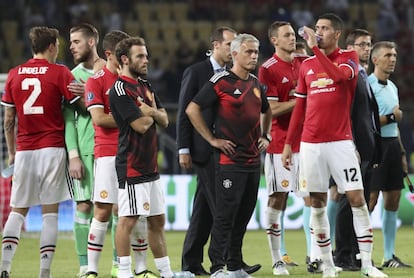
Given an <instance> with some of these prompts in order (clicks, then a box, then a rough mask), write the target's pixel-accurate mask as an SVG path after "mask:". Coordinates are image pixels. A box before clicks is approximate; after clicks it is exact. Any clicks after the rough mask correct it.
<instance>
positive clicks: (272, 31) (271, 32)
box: [267, 21, 291, 40]
mask: <svg viewBox="0 0 414 278" xmlns="http://www.w3.org/2000/svg"><path fill="white" fill-rule="evenodd" d="M285 25H291V24H290V23H289V22H287V21H274V22H273V23H272V24H270V26H269V28H268V29H267V36H268V37H269V40H271V39H272V37H275V36H277V31H278V30H279V28H280V27H282V26H285Z"/></svg>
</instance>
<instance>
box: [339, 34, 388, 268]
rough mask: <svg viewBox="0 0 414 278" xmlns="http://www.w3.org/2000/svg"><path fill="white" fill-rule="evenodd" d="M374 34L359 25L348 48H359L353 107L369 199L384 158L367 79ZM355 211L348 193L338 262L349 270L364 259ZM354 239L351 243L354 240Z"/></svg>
mask: <svg viewBox="0 0 414 278" xmlns="http://www.w3.org/2000/svg"><path fill="white" fill-rule="evenodd" d="M371 39H372V36H371V34H370V33H369V32H368V31H367V30H363V29H356V30H354V31H352V32H351V33H349V35H348V36H347V38H346V46H347V49H352V50H355V51H356V52H357V54H358V56H359V63H360V64H359V72H358V81H357V86H356V89H355V95H354V100H353V104H352V108H351V122H352V134H353V138H354V143H355V146H356V149H357V151H358V153H359V157H360V165H361V174H362V178H363V184H364V196H365V200H366V202H367V203H369V194H370V184H371V175H372V173H371V172H372V169H373V167H376V166H378V163H379V162H380V156H381V155H380V145H381V144H380V139H381V135H380V132H381V131H380V123H379V116H378V105H377V102H376V100H375V97H374V95H373V92H372V90H371V88H370V86H369V84H368V81H367V73H366V69H367V68H368V62H369V56H370V53H371V48H372V44H371ZM352 226H353V224H352V211H351V207H350V205H349V202H348V199H347V198H346V196H345V195H343V196H342V197H341V200H340V201H339V207H338V214H337V221H336V230H335V238H336V242H335V245H336V253H335V265H337V266H340V267H342V268H343V269H344V270H348V271H359V270H360V268H361V261H360V260H357V258H356V256H357V254H358V253H359V248H358V244H357V240H356V236H355V232H354V229H351V228H350V227H352ZM350 243H351V244H350Z"/></svg>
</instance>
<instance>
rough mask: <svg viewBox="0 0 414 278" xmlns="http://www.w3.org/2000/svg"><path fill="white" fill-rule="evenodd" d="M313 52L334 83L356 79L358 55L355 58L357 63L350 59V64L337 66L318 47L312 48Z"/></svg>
mask: <svg viewBox="0 0 414 278" xmlns="http://www.w3.org/2000/svg"><path fill="white" fill-rule="evenodd" d="M312 51H313V53H314V54H315V56H316V57H317V58H318V60H319V62H320V63H321V65H322V67H323V68H324V69H325V70H326V72H327V73H328V75H329V77H330V78H332V80H333V81H334V82H341V81H346V80H350V79H352V78H354V77H355V72H356V71H355V68H356V66H357V65H358V63H359V61H358V56H357V55H354V57H353V58H354V60H355V61H353V60H351V59H349V63H350V64H347V63H344V64H340V65H338V66H336V65H335V64H334V63H332V61H331V60H329V58H328V57H327V56H326V55H325V54H323V53H322V52H321V50H320V49H319V48H318V47H316V46H315V47H312Z"/></svg>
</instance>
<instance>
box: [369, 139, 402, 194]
mask: <svg viewBox="0 0 414 278" xmlns="http://www.w3.org/2000/svg"><path fill="white" fill-rule="evenodd" d="M381 150H382V159H381V163H380V164H379V166H378V167H377V168H374V169H372V183H371V191H391V190H400V189H402V188H404V181H403V178H404V175H403V168H402V153H401V146H400V142H399V141H398V138H397V137H391V138H381Z"/></svg>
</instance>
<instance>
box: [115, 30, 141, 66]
mask: <svg viewBox="0 0 414 278" xmlns="http://www.w3.org/2000/svg"><path fill="white" fill-rule="evenodd" d="M134 45H139V46H145V40H144V39H143V38H141V37H130V38H126V39H123V40H122V41H120V42H119V43H118V44H117V45H116V47H115V56H116V59H117V60H118V63H119V64H120V65H121V66H122V65H123V64H124V63H123V62H122V59H121V56H123V55H125V56H127V57H128V58H131V53H130V50H131V47H132V46H134Z"/></svg>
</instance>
